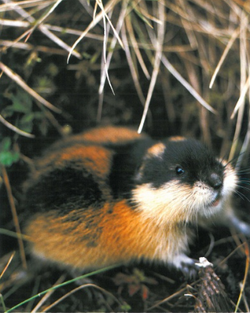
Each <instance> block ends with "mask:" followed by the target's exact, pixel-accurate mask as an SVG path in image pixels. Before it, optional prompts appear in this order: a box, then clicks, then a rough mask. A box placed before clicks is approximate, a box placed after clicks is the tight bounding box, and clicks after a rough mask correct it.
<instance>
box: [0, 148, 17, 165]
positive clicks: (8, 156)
mask: <svg viewBox="0 0 250 313" xmlns="http://www.w3.org/2000/svg"><path fill="white" fill-rule="evenodd" d="M19 157H20V154H19V153H18V152H15V151H2V152H0V163H1V164H2V165H4V166H11V165H12V164H13V163H15V162H17V161H18V160H19Z"/></svg>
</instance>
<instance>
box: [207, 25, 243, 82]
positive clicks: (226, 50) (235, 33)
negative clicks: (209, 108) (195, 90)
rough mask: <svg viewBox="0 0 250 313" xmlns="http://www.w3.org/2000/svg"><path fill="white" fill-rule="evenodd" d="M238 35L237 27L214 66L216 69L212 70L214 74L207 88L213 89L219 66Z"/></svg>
mask: <svg viewBox="0 0 250 313" xmlns="http://www.w3.org/2000/svg"><path fill="white" fill-rule="evenodd" d="M239 34H240V27H238V28H237V29H236V30H235V31H234V32H233V34H232V36H231V38H230V40H229V41H228V44H227V46H226V48H225V50H224V52H223V54H222V55H221V58H220V60H219V62H218V64H217V66H216V68H215V70H214V73H213V75H212V78H211V81H210V84H209V88H212V87H213V84H214V81H215V79H216V77H217V74H218V73H219V70H220V68H221V66H222V64H223V62H224V61H225V59H226V56H227V54H228V52H229V51H230V49H231V47H232V45H233V43H234V42H235V40H236V38H238V37H239Z"/></svg>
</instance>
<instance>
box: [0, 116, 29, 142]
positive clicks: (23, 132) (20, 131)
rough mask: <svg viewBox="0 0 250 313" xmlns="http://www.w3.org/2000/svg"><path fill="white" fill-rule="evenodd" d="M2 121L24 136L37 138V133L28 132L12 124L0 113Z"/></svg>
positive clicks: (0, 120)
mask: <svg viewBox="0 0 250 313" xmlns="http://www.w3.org/2000/svg"><path fill="white" fill-rule="evenodd" d="M0 122H1V123H2V124H3V125H5V126H6V127H8V128H9V129H11V130H13V131H14V132H15V133H17V134H19V135H21V136H24V137H28V138H35V135H32V134H30V133H27V132H25V131H23V130H21V129H19V128H17V127H16V126H14V125H12V124H11V123H9V122H8V121H6V119H4V118H3V116H2V115H1V114H0Z"/></svg>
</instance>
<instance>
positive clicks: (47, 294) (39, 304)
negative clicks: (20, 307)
mask: <svg viewBox="0 0 250 313" xmlns="http://www.w3.org/2000/svg"><path fill="white" fill-rule="evenodd" d="M65 276H66V275H62V276H61V277H59V279H58V280H57V281H56V283H55V284H54V285H53V286H57V285H59V284H61V283H62V282H63V281H64V279H65ZM54 291H55V289H52V290H50V291H49V292H48V293H46V294H45V295H44V296H43V297H42V299H41V300H40V301H39V302H38V303H37V305H36V306H35V307H34V309H33V310H32V311H31V313H36V312H37V310H39V309H40V307H41V306H42V305H43V304H44V302H45V301H46V300H47V299H48V298H49V297H50V296H51V294H52V293H53V292H54ZM41 312H43V311H41Z"/></svg>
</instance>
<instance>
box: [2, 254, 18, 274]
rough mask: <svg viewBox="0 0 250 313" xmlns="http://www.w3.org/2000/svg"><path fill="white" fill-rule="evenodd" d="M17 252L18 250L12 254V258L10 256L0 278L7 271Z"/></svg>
mask: <svg viewBox="0 0 250 313" xmlns="http://www.w3.org/2000/svg"><path fill="white" fill-rule="evenodd" d="M15 253H16V252H15V251H14V252H13V253H12V254H11V256H10V258H9V260H8V262H7V264H6V265H5V267H4V269H3V270H2V273H1V274H0V279H1V278H2V277H3V275H4V273H5V272H6V270H7V268H8V267H9V265H10V263H11V261H12V259H13V258H14V255H15Z"/></svg>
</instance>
